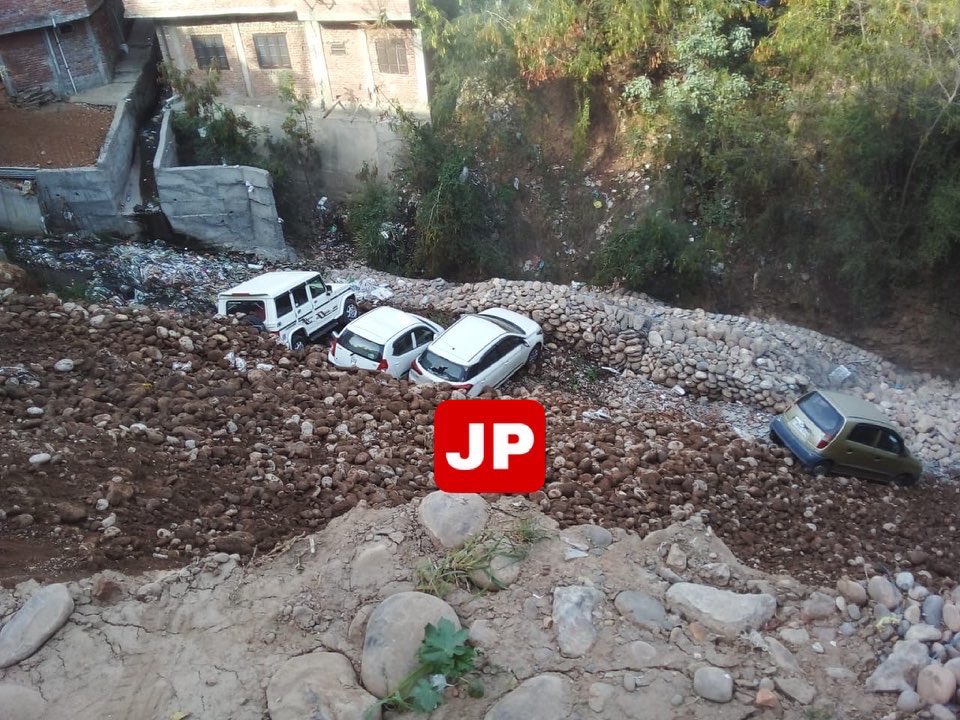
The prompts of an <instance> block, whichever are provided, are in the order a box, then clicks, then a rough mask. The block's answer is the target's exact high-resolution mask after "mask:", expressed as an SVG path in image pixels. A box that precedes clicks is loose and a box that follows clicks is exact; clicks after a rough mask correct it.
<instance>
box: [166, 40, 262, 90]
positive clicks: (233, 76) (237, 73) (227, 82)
mask: <svg viewBox="0 0 960 720" xmlns="http://www.w3.org/2000/svg"><path fill="white" fill-rule="evenodd" d="M191 35H219V36H220V37H221V38H222V40H223V48H224V51H225V52H226V55H227V64H228V65H229V66H230V67H229V68H228V69H226V70H224V69H222V68H221V70H220V92H221V93H222V94H223V95H224V96H226V97H230V96H231V95H234V96H237V95H239V96H241V97H247V88H246V85H245V84H244V82H243V73H242V72H241V70H240V58H239V56H238V55H237V43H236V42H235V40H234V37H233V23H205V24H202V25H176V26H170V27H169V28H168V34H167V37H168V39H169V40H170V41H172V42H176V43H177V45H178V46H179V48H180V54H181V56H182V57H183V58H184V59H185V60H186V67H184V68H181V70H195V69H196V68H197V56H196V54H195V53H194V51H193V43H192V42H191V40H190V36H191Z"/></svg>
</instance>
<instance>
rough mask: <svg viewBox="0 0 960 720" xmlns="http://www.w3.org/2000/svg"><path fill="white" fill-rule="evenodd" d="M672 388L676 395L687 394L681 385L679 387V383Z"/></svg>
mask: <svg viewBox="0 0 960 720" xmlns="http://www.w3.org/2000/svg"><path fill="white" fill-rule="evenodd" d="M672 390H673V392H674V394H676V395H686V394H687V391H686V390H684V389H683V388H682V387H680V386H679V385H674V386H673V388H672Z"/></svg>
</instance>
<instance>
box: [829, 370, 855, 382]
mask: <svg viewBox="0 0 960 720" xmlns="http://www.w3.org/2000/svg"><path fill="white" fill-rule="evenodd" d="M851 375H853V373H852V372H851V371H850V369H849V368H848V367H847V366H846V365H837V367H835V368H834V369H833V370H831V371H830V374H829V375H827V377H828V378H829V379H830V382H833V383H836V384H837V385H839V384H840V383H842V382H843V381H844V380H846V379H847V378H848V377H850V376H851Z"/></svg>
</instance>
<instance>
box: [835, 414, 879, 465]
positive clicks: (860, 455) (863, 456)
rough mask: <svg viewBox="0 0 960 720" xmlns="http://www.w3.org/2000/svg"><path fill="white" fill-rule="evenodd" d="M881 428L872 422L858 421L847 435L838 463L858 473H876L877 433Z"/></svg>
mask: <svg viewBox="0 0 960 720" xmlns="http://www.w3.org/2000/svg"><path fill="white" fill-rule="evenodd" d="M879 432H880V428H879V427H877V426H876V425H871V424H870V423H857V424H856V425H854V426H853V427H852V428H851V429H850V432H849V434H848V435H847V439H846V441H845V442H844V445H843V448H842V450H841V452H840V457H839V458H837V464H839V465H842V466H843V467H845V468H849V469H850V470H851V471H852V472H854V473H856V474H864V475H870V476H872V475H874V474H875V472H876V466H877V463H876V460H875V458H874V456H875V455H876V451H877V435H878V433H879Z"/></svg>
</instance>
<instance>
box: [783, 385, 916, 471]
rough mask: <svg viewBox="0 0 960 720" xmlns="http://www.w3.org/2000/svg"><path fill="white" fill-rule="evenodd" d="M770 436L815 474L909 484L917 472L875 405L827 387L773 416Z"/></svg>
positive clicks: (809, 394) (914, 459)
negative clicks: (838, 474)
mask: <svg viewBox="0 0 960 720" xmlns="http://www.w3.org/2000/svg"><path fill="white" fill-rule="evenodd" d="M770 439H771V440H772V441H773V442H775V443H777V444H778V445H783V446H785V447H786V448H787V449H789V450H790V452H792V453H793V454H794V455H795V456H796V457H797V459H798V460H800V462H801V463H803V464H804V466H806V467H807V468H808V469H809V470H811V471H812V472H813V473H814V474H816V475H826V474H828V473H832V472H838V473H847V474H850V475H856V476H860V477H866V478H871V479H876V480H894V481H895V482H897V483H899V484H901V485H912V484H913V483H915V482H917V480H919V479H920V474H921V473H922V472H923V466H922V465H921V463H920V462H919V461H918V460H917V459H916V458H915V457H913V455H911V454H910V451H909V450H908V449H907V446H906V444H905V443H904V442H903V437H902V436H901V435H900V432H899V431H898V430H897V428H896V426H895V425H894V424H893V423H892V422H890V419H889V418H887V417H886V415H884V414H883V412H881V410H880V409H879V408H878V407H876V406H875V405H873V404H871V403H869V402H866V401H865V400H860V399H859V398H855V397H851V396H849V395H843V394H841V393H837V392H831V391H828V390H814V391H813V392H809V393H807V394H806V395H804V396H803V397H801V398H799V399H798V400H796V401H795V402H794V403H793V404H792V405H790V407H788V408H787V409H786V410H785V411H784V412H783V413H782V414H780V415H777V416H776V417H775V418H774V419H773V420H772V421H771V423H770Z"/></svg>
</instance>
